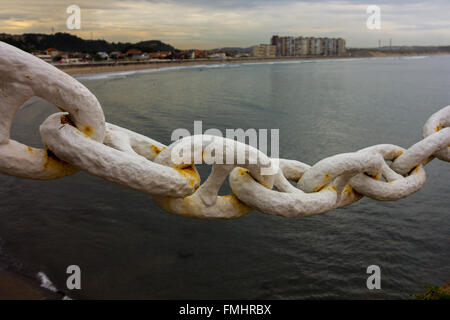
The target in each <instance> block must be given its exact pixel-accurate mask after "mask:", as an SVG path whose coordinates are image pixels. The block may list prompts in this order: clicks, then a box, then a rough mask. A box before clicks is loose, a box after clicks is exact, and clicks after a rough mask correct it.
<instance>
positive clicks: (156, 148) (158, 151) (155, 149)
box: [151, 144, 164, 155]
mask: <svg viewBox="0 0 450 320" xmlns="http://www.w3.org/2000/svg"><path fill="white" fill-rule="evenodd" d="M151 148H152V150H153V152H154V153H155V154H156V155H158V154H160V153H161V151H163V150H164V147H163V148H162V149H161V148H158V147H157V146H155V145H153V144H152V146H151Z"/></svg>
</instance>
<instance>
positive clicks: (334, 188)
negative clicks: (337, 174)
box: [331, 184, 337, 192]
mask: <svg viewBox="0 0 450 320" xmlns="http://www.w3.org/2000/svg"><path fill="white" fill-rule="evenodd" d="M331 190H334V191H336V192H337V189H336V186H335V185H334V184H333V185H332V186H331Z"/></svg>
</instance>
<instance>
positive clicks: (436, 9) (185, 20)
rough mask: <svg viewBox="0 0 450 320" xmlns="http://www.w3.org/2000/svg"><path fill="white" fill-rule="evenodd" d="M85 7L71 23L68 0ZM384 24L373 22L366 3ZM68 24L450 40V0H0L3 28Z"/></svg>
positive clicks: (39, 29) (239, 42)
mask: <svg viewBox="0 0 450 320" xmlns="http://www.w3.org/2000/svg"><path fill="white" fill-rule="evenodd" d="M72 4H76V5H78V6H79V7H80V8H81V29H80V30H68V29H67V27H66V20H67V17H68V16H69V14H67V13H66V8H67V7H68V6H69V5H72ZM373 4H375V5H378V6H379V7H380V9H381V30H369V29H368V28H367V27H366V20H367V18H368V16H369V14H368V13H367V12H366V9H367V7H368V6H369V5H373ZM52 28H54V31H55V32H69V33H72V34H74V35H77V36H80V37H82V38H85V39H90V38H91V37H93V38H94V39H105V40H108V41H122V42H126V41H128V42H135V41H141V40H151V39H158V40H161V41H163V42H166V43H169V44H171V45H173V46H175V47H177V48H180V49H189V48H199V49H211V48H217V47H225V46H239V47H249V46H252V45H255V44H258V43H269V41H270V37H271V36H272V34H279V35H292V36H324V37H325V36H327V37H342V38H345V39H346V40H347V47H376V46H378V40H379V39H381V40H382V44H383V45H387V44H388V43H389V39H391V38H392V42H393V45H450V1H449V0H430V1H425V0H397V1H392V0H391V1H389V0H382V1H364V0H342V1H341V0H338V1H335V0H317V1H314V0H303V1H295V0H277V1H273V0H246V1H243V0H240V1H238V0H225V1H223V0H184V1H183V0H90V1H88V0H69V1H66V0H40V1H35V0H0V33H2V32H4V33H12V34H21V33H50V32H51V30H52Z"/></svg>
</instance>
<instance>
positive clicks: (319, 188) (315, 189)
mask: <svg viewBox="0 0 450 320" xmlns="http://www.w3.org/2000/svg"><path fill="white" fill-rule="evenodd" d="M323 188H325V186H317V187H315V188H314V189H313V191H314V192H320V191H322V190H323Z"/></svg>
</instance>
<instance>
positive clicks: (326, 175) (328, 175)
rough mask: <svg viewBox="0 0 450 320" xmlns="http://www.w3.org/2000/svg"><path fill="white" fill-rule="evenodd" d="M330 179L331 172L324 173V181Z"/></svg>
mask: <svg viewBox="0 0 450 320" xmlns="http://www.w3.org/2000/svg"><path fill="white" fill-rule="evenodd" d="M330 179H331V174H329V173H326V174H325V181H329V180H330Z"/></svg>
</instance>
